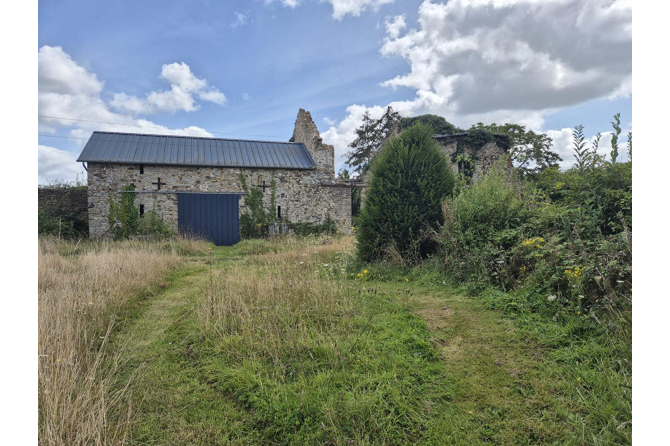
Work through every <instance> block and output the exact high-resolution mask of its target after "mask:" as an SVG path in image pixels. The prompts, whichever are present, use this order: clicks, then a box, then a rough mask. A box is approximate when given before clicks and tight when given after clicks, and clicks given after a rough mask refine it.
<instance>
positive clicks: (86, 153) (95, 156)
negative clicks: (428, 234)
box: [77, 132, 316, 169]
mask: <svg viewBox="0 0 670 446" xmlns="http://www.w3.org/2000/svg"><path fill="white" fill-rule="evenodd" d="M77 161H79V162H90V163H93V162H95V163H115V164H170V165H179V166H214V167H259V168H267V169H315V168H316V164H315V163H314V160H313V159H312V157H311V155H310V154H309V152H308V151H307V148H306V147H305V145H304V144H302V143H295V142H277V141H246V140H240V139H222V138H203V137H196V136H172V135H146V134H137V133H116V132H93V134H92V135H91V137H90V138H89V140H88V142H87V143H86V146H85V147H84V150H82V152H81V155H79V158H77Z"/></svg>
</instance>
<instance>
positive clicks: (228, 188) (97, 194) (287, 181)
mask: <svg viewBox="0 0 670 446" xmlns="http://www.w3.org/2000/svg"><path fill="white" fill-rule="evenodd" d="M77 161H79V162H82V163H85V167H86V168H87V171H88V206H89V209H88V215H89V231H90V235H91V237H96V238H97V237H105V236H108V235H109V222H108V216H109V209H110V197H115V198H116V200H117V201H118V200H120V196H121V194H122V193H134V194H135V197H136V200H135V205H136V206H137V207H138V208H139V211H140V214H141V215H143V214H145V213H147V212H149V211H155V212H156V214H157V215H158V216H159V217H160V218H162V219H163V221H164V222H165V223H166V224H167V225H168V226H169V227H170V228H171V229H172V230H174V231H179V232H182V233H183V232H189V231H190V232H196V233H198V234H201V235H204V236H206V237H208V238H210V239H211V240H213V241H214V242H215V243H217V244H232V243H235V242H237V241H238V239H239V217H240V215H241V213H242V212H244V201H243V199H242V197H243V195H244V191H243V188H242V185H241V182H240V177H239V176H240V174H242V175H243V176H244V177H245V180H246V183H247V185H248V186H250V187H251V186H257V187H259V188H262V190H263V191H264V200H265V201H266V204H268V203H269V195H270V190H269V189H270V184H272V181H273V180H274V181H275V184H276V189H275V194H276V209H273V210H272V212H276V214H277V217H279V218H280V219H281V220H284V221H287V222H292V223H300V222H307V223H314V224H319V223H323V222H324V221H325V220H326V218H328V217H329V218H330V219H332V220H334V221H335V223H336V224H337V226H338V229H339V230H340V231H342V232H348V231H349V230H350V228H351V193H350V188H349V187H348V186H347V185H346V184H344V183H340V182H337V181H336V180H335V171H334V148H333V146H331V145H327V144H324V143H323V142H322V139H321V136H320V135H319V131H318V130H317V128H316V125H315V124H314V122H313V120H312V117H311V115H310V113H309V112H306V111H305V110H303V109H300V111H299V112H298V117H297V119H296V122H295V128H294V132H293V138H292V142H272V141H246V140H235V139H221V138H203V137H193V136H167V135H146V134H132V133H113V132H94V133H93V134H92V135H91V138H90V139H89V141H88V142H87V144H86V146H85V147H84V149H83V151H82V153H81V155H80V156H79V158H78V159H77ZM131 184H132V185H134V187H135V191H134V192H122V189H123V188H124V187H125V186H127V185H131Z"/></svg>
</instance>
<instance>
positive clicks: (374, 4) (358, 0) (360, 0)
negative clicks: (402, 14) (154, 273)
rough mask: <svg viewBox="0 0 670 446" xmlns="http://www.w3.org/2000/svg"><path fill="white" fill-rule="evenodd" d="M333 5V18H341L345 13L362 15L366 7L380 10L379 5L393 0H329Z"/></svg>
mask: <svg viewBox="0 0 670 446" xmlns="http://www.w3.org/2000/svg"><path fill="white" fill-rule="evenodd" d="M327 1H328V2H329V3H331V4H332V5H333V18H334V19H335V20H341V19H342V18H343V17H344V16H345V15H347V14H351V15H352V16H354V17H358V16H360V15H361V12H363V11H365V10H366V9H372V10H373V11H375V12H376V11H378V10H379V7H380V6H382V5H386V4H389V3H393V0H327Z"/></svg>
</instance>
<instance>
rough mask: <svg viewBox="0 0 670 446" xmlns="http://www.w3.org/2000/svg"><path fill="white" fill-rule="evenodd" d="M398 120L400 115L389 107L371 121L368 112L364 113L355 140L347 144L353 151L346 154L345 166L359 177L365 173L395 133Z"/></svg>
mask: <svg viewBox="0 0 670 446" xmlns="http://www.w3.org/2000/svg"><path fill="white" fill-rule="evenodd" d="M399 120H400V114H399V113H398V112H395V111H393V108H391V106H389V107H387V108H386V111H385V112H384V114H383V115H382V117H381V118H379V119H372V118H371V117H370V112H369V111H366V112H365V114H364V115H363V124H362V125H361V126H360V127H359V128H358V129H357V130H356V139H355V140H354V141H353V142H352V143H351V144H349V147H351V148H352V149H353V150H352V151H351V152H349V153H347V161H346V163H347V165H348V166H350V167H351V168H352V170H353V171H354V172H356V173H357V174H359V175H362V174H364V173H366V172H367V171H368V169H369V165H370V160H372V158H373V157H374V156H375V154H376V153H377V152H378V151H379V149H381V148H382V146H383V145H384V143H386V141H387V140H388V139H389V138H390V137H391V136H393V135H394V134H395V133H396V132H397V129H398V121H399Z"/></svg>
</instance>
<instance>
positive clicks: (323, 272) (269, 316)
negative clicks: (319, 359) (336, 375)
mask: <svg viewBox="0 0 670 446" xmlns="http://www.w3.org/2000/svg"><path fill="white" fill-rule="evenodd" d="M264 246H265V251H269V252H266V253H265V254H258V255H256V256H251V257H249V258H247V259H246V260H245V261H244V262H238V263H235V264H231V265H230V267H228V268H223V269H217V270H213V271H212V272H211V274H212V278H211V281H212V283H211V285H210V287H209V290H208V296H207V298H206V299H203V301H202V302H201V305H200V306H199V311H198V316H199V321H200V324H201V326H202V327H203V328H204V329H205V330H213V331H215V332H217V333H218V334H219V335H220V336H222V337H226V336H233V337H236V338H237V342H238V344H239V345H245V346H246V347H249V346H253V347H254V348H253V350H256V351H255V352H254V354H256V355H261V356H265V357H269V358H271V361H272V362H275V363H277V362H279V358H278V352H280V351H281V350H282V349H281V348H280V346H281V345H285V344H286V343H287V341H289V342H290V343H292V344H293V345H294V346H296V348H297V346H299V345H304V344H305V343H308V342H309V341H310V340H312V341H313V340H314V338H319V337H320V336H324V338H325V337H327V333H329V331H330V330H331V329H332V327H333V326H334V325H336V324H338V323H339V321H340V319H341V318H350V317H351V316H352V313H353V312H354V311H355V310H354V304H353V301H352V289H351V288H352V285H351V283H349V282H348V281H345V280H329V279H340V278H341V276H343V275H344V274H345V273H346V262H348V261H351V256H350V255H348V253H350V252H351V251H352V249H353V248H352V239H351V238H350V237H335V238H330V237H318V238H316V237H315V238H291V237H289V238H283V239H278V240H275V241H273V240H270V241H266V242H265V244H264ZM240 249H242V250H244V249H245V247H244V246H242V247H241V248H240ZM333 252H336V253H337V254H336V256H335V258H333ZM250 263H251V264H252V265H249V264H250ZM259 339H263V342H258V340H259Z"/></svg>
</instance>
